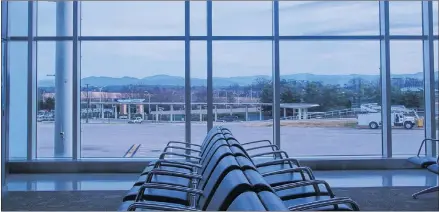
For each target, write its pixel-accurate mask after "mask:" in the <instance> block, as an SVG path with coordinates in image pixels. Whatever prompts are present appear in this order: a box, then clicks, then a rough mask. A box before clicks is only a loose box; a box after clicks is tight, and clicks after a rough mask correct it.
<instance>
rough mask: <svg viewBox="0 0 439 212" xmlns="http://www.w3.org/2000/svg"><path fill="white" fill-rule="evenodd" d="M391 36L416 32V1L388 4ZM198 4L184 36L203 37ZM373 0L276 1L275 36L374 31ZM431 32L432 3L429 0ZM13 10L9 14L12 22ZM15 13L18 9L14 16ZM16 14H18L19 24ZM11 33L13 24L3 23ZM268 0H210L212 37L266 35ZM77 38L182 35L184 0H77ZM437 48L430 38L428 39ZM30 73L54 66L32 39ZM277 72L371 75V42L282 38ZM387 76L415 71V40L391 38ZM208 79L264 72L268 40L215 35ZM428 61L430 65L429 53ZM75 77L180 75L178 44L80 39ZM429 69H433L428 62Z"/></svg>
mask: <svg viewBox="0 0 439 212" xmlns="http://www.w3.org/2000/svg"><path fill="white" fill-rule="evenodd" d="M38 4H39V6H38V35H41V36H54V35H55V33H56V30H55V29H56V28H55V26H56V25H55V23H56V22H55V20H56V19H55V18H56V16H55V14H56V13H55V11H56V7H55V4H54V3H53V2H39V3H38ZM390 6H391V8H390V24H391V30H390V32H391V34H394V35H420V34H421V29H422V25H421V24H422V20H421V2H420V1H413V2H391V3H390ZM205 9H206V5H205V2H191V35H206V10H205ZM378 9H379V8H378V2H377V1H369V2H365V1H359V2H343V1H342V2H311V1H304V2H290V1H284V2H280V34H281V35H378V34H379V20H378V12H379V11H378ZM434 11H435V15H434V21H435V23H434V26H435V29H434V30H435V34H437V33H438V27H437V25H438V21H437V20H438V13H437V11H438V5H437V2H434ZM19 15H20V14H11V16H12V19H14V20H15V22H18V21H19V19H22V18H21V17H20V16H19ZM21 15H22V14H21ZM23 21H24V20H21V23H23ZM11 31H13V32H12V34H13V33H14V32H16V33H18V34H19V29H16V28H14V29H11ZM271 33H272V3H271V2H269V1H265V2H264V1H258V2H249V1H245V2H214V3H213V34H214V35H271ZM81 34H82V35H84V36H95V35H96V36H97V35H99V36H105V35H184V2H183V1H179V2H166V1H163V2H148V1H145V2H142V1H136V2H121V1H113V2H101V1H99V2H88V1H84V2H82V27H81ZM435 44H436V45H435V48H436V49H435V52H437V46H438V44H437V42H435ZM38 53H39V55H38V70H39V74H38V77H39V78H40V79H43V78H46V75H47V74H51V73H53V72H54V68H55V57H54V55H55V43H54V42H39V44H38ZM280 54H281V56H280V63H281V74H282V75H286V74H294V73H312V74H378V72H379V42H378V41H294V42H293V41H282V42H281V45H280ZM391 54H392V56H391V68H392V74H396V73H398V74H401V73H416V72H420V71H422V42H420V41H392V42H391ZM213 56H214V58H213V62H214V63H213V66H214V77H231V76H250V75H271V72H272V44H271V42H268V41H215V42H214V43H213ZM435 58H436V64H437V58H438V57H437V56H435ZM191 60H192V61H191V71H192V72H191V75H192V77H198V78H206V73H205V70H206V43H205V42H203V41H194V42H192V43H191ZM81 69H82V77H87V76H111V77H123V76H130V77H137V78H142V77H147V76H151V75H157V74H168V75H174V76H184V42H182V41H161V42H157V41H154V42H135V41H124V42H122V41H119V42H107V41H104V42H96V41H94V42H83V43H82V64H81ZM436 69H437V68H436Z"/></svg>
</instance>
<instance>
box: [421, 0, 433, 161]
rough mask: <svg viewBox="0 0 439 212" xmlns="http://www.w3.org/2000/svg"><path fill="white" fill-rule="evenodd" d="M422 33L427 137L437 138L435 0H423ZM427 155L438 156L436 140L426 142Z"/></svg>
mask: <svg viewBox="0 0 439 212" xmlns="http://www.w3.org/2000/svg"><path fill="white" fill-rule="evenodd" d="M421 4H422V35H423V36H424V39H423V40H422V44H423V62H424V101H425V128H424V129H425V138H432V139H435V138H436V120H435V91H434V87H435V86H434V80H435V79H434V48H433V39H434V38H433V2H432V1H422V2H421ZM425 150H426V155H427V156H432V157H435V156H436V142H427V143H426V148H425Z"/></svg>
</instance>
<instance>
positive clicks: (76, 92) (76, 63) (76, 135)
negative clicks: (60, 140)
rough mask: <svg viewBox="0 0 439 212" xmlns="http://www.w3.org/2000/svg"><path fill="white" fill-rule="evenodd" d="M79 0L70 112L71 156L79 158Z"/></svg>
mask: <svg viewBox="0 0 439 212" xmlns="http://www.w3.org/2000/svg"><path fill="white" fill-rule="evenodd" d="M79 11H80V2H79V1H73V66H72V67H73V77H72V81H73V82H72V83H73V105H72V107H73V113H72V120H73V123H72V126H73V128H72V142H73V143H72V149H73V151H72V156H73V160H77V159H79V158H81V145H80V144H81V143H80V139H81V130H80V128H81V103H80V102H81V65H80V64H81V59H80V58H81V43H80V42H79V40H78V37H79V28H80V19H81V17H80V14H79Z"/></svg>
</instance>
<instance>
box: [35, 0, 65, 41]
mask: <svg viewBox="0 0 439 212" xmlns="http://www.w3.org/2000/svg"><path fill="white" fill-rule="evenodd" d="M57 4H64V5H65V7H62V8H65V10H64V11H63V13H59V16H60V18H61V17H62V16H66V18H67V21H68V22H69V23H70V25H69V29H68V31H67V33H68V35H73V2H72V1H64V2H61V1H36V5H37V35H38V36H55V35H56V22H57V18H58V17H57ZM60 12H61V10H60Z"/></svg>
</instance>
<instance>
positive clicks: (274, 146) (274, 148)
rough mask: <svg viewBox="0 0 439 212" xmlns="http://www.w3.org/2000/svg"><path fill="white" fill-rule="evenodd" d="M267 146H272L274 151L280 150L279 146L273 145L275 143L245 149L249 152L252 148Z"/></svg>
mask: <svg viewBox="0 0 439 212" xmlns="http://www.w3.org/2000/svg"><path fill="white" fill-rule="evenodd" d="M266 147H271V149H272V150H273V151H276V150H280V149H279V147H278V146H276V145H273V144H269V145H264V146H257V147H252V148H248V149H245V150H246V151H247V152H248V151H251V150H256V149H262V148H266Z"/></svg>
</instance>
